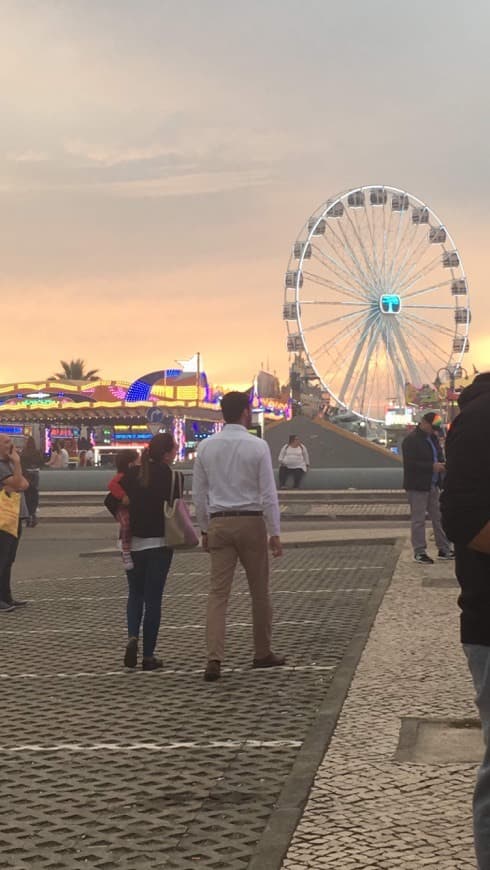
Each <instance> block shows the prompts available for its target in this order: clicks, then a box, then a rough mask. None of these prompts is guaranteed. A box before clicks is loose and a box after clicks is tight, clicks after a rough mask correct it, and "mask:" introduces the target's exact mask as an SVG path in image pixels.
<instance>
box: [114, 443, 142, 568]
mask: <svg viewBox="0 0 490 870" xmlns="http://www.w3.org/2000/svg"><path fill="white" fill-rule="evenodd" d="M137 461H138V451H137V450H121V451H120V452H118V454H117V456H116V468H117V474H115V475H114V477H113V478H112V480H110V481H109V492H110V493H111V494H112V495H113V496H114V498H116V499H117V500H118V502H119V503H120V504H119V507H118V509H117V512H116V520H117V521H118V523H119V540H120V541H121V554H122V560H123V565H124V568H125V570H126V571H130V570H131V568H134V565H133V560H132V558H131V529H130V527H129V507H128V506H129V498H128V496H127V495H126V493H125V492H124V490H123V488H122V486H121V483H120V481H121V480H122V478H123V477H124V475H125V474H126V472H127V470H128V468H130V467H131V466H132V465H135V463H136V462H137Z"/></svg>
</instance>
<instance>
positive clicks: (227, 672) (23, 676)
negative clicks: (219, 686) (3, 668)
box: [0, 664, 336, 680]
mask: <svg viewBox="0 0 490 870" xmlns="http://www.w3.org/2000/svg"><path fill="white" fill-rule="evenodd" d="M203 668H204V665H203V667H202V668H193V669H192V670H183V669H181V668H168V669H167V668H162V669H161V670H157V671H143V670H140V669H136V670H134V671H133V670H126V669H124V670H120V671H101V672H100V673H98V672H97V671H77V672H75V673H72V674H70V673H65V672H60V673H54V674H35V673H20V674H8V673H0V680H53V679H61V680H73V679H79V678H80V677H89V678H95V677H126V678H128V679H135V678H136V677H141V678H146V679H147V678H148V677H152V678H155V677H172V676H179V677H187V676H194V675H195V674H202V673H203ZM335 668H336V665H315V664H312V665H282V666H281V667H278V668H252V667H251V666H250V667H248V668H233V667H228V668H227V667H225V668H223V670H222V671H221V673H222V674H223V676H231V675H232V674H251V675H253V676H254V677H255V676H257V675H259V674H260V675H262V676H263V675H265V674H280V673H282V672H284V671H286V672H288V673H290V672H295V671H300V672H303V671H318V672H322V671H334V670H335Z"/></svg>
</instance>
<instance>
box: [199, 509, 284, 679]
mask: <svg viewBox="0 0 490 870" xmlns="http://www.w3.org/2000/svg"><path fill="white" fill-rule="evenodd" d="M208 546H209V552H210V556H211V579H210V587H209V596H208V607H207V629H206V643H207V650H208V661H211V660H213V659H215V660H218V661H220V662H221V661H222V660H223V657H224V652H225V631H226V609H227V606H228V599H229V597H230V592H231V585H232V582H233V575H234V573H235V568H236V564H237V561H238V560H239V561H240V562H241V564H242V565H243V567H244V569H245V573H246V575H247V580H248V586H249V589H250V595H251V596H252V619H253V636H254V648H255V658H258V659H261V658H265V657H266V656H268V655H269V653H270V651H271V637H272V603H271V598H270V592H269V552H268V548H267V531H266V527H265V522H264V518H263V517H247V516H243V517H215V518H214V519H211V520H210V523H209V528H208Z"/></svg>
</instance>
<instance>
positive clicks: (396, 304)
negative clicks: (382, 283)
mask: <svg viewBox="0 0 490 870" xmlns="http://www.w3.org/2000/svg"><path fill="white" fill-rule="evenodd" d="M379 307H380V309H381V311H382V313H383V314H399V313H400V308H401V307H402V301H401V299H400V297H399V296H397V295H396V293H383V295H382V296H380V297H379Z"/></svg>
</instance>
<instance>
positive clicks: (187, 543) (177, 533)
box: [163, 468, 199, 550]
mask: <svg viewBox="0 0 490 870" xmlns="http://www.w3.org/2000/svg"><path fill="white" fill-rule="evenodd" d="M171 472H172V484H171V488H170V500H169V501H166V502H165V504H164V506H163V514H164V518H165V533H164V534H165V546H167V547H170V548H171V549H172V550H178V549H182V548H184V547H197V545H198V544H199V538H198V537H197V535H196V532H195V529H194V526H193V525H192V520H191V518H190V515H189V511H188V509H187V505H186V503H185V501H184V499H183V498H182V492H181V491H180V485H179V494H178V496H177V498H174V496H175V487H176V479H177V474H176V473H175V471H174V470H173V468H172V469H171ZM179 479H180V478H179Z"/></svg>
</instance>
